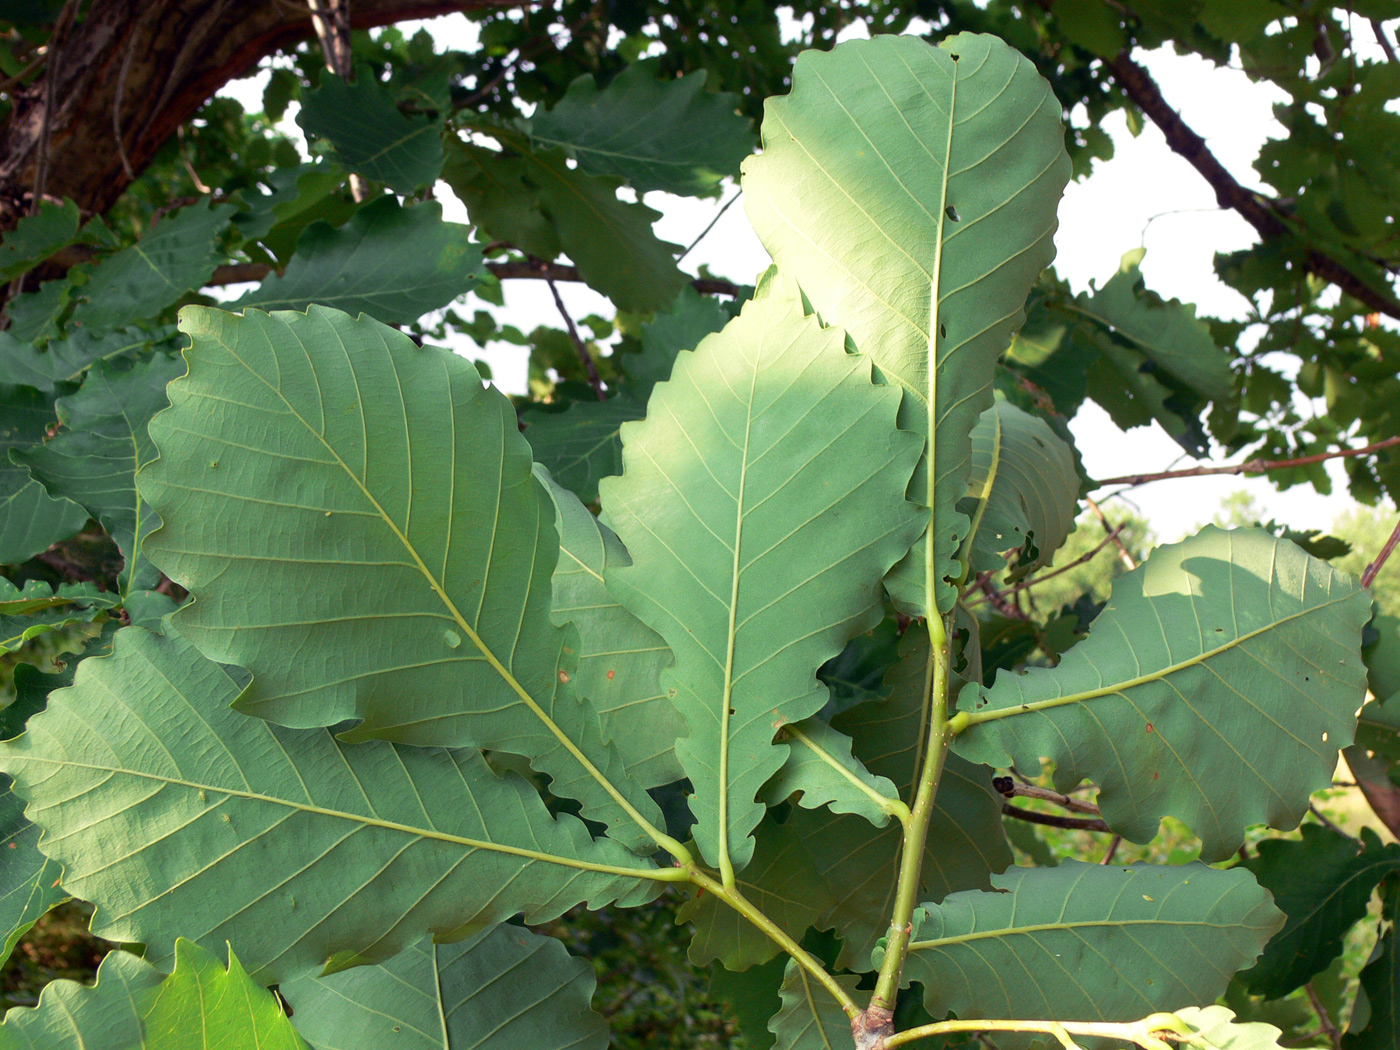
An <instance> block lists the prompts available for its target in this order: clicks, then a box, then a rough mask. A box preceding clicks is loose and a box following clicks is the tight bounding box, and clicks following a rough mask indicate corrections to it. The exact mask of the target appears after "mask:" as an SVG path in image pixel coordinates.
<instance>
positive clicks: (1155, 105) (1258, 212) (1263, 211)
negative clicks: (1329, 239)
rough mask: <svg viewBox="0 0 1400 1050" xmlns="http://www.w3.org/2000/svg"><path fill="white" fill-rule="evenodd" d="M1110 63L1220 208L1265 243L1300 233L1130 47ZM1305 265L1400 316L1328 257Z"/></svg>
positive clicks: (1315, 256)
mask: <svg viewBox="0 0 1400 1050" xmlns="http://www.w3.org/2000/svg"><path fill="white" fill-rule="evenodd" d="M1108 65H1109V68H1110V69H1111V70H1113V75H1114V77H1115V78H1116V79H1117V81H1118V83H1119V85H1120V86H1121V87H1122V88H1123V91H1124V92H1125V93H1126V94H1127V96H1128V97H1129V98H1130V99H1132V101H1133V103H1134V104H1135V105H1136V106H1137V107H1138V109H1140V110H1142V112H1143V113H1145V114H1146V115H1147V116H1148V118H1149V119H1151V121H1152V122H1153V123H1154V124H1156V125H1157V127H1158V128H1159V129H1160V130H1161V132H1162V134H1163V136H1165V138H1166V140H1167V145H1169V146H1170V147H1171V148H1172V152H1174V153H1176V154H1177V155H1178V156H1180V157H1182V158H1184V159H1185V160H1186V161H1188V162H1189V163H1190V164H1191V166H1192V167H1194V168H1195V169H1196V171H1197V172H1199V173H1200V175H1201V177H1202V178H1204V179H1205V180H1206V182H1208V183H1210V186H1211V188H1212V189H1213V190H1215V199H1216V200H1217V201H1218V202H1219V203H1220V206H1221V207H1223V208H1230V209H1233V210H1234V211H1237V212H1239V214H1240V215H1241V217H1243V218H1244V220H1245V221H1246V222H1248V223H1249V224H1250V225H1251V226H1253V227H1254V229H1255V230H1256V231H1257V232H1258V234H1259V236H1260V238H1261V239H1263V240H1265V241H1272V240H1278V239H1281V238H1292V237H1295V236H1296V234H1295V231H1294V229H1293V227H1292V225H1291V223H1290V221H1286V220H1285V217H1284V216H1283V215H1282V214H1280V212H1279V211H1278V209H1277V206H1276V205H1275V204H1274V203H1273V202H1272V201H1270V200H1268V199H1267V198H1266V197H1263V196H1261V195H1260V194H1258V193H1255V192H1254V191H1252V190H1249V189H1246V188H1245V187H1244V186H1242V185H1240V183H1239V182H1238V180H1236V179H1235V177H1234V176H1233V175H1231V174H1230V172H1229V171H1227V170H1226V168H1225V166H1224V165H1223V164H1221V163H1220V161H1219V160H1218V159H1217V158H1216V156H1215V154H1213V153H1212V152H1211V151H1210V149H1209V147H1207V146H1206V142H1205V139H1203V138H1201V136H1200V135H1197V134H1196V133H1195V132H1194V131H1193V130H1191V128H1190V127H1188V126H1187V124H1186V122H1185V121H1184V120H1182V119H1181V114H1180V113H1178V112H1177V111H1176V110H1175V109H1173V108H1172V106H1171V104H1170V103H1168V102H1167V100H1166V99H1165V98H1164V97H1163V96H1162V90H1161V88H1160V87H1158V86H1157V82H1156V81H1154V80H1153V79H1152V76H1151V74H1149V73H1148V72H1147V70H1146V69H1144V68H1143V67H1142V66H1140V65H1138V64H1137V63H1136V62H1134V61H1133V59H1132V55H1131V54H1130V52H1129V51H1127V50H1126V49H1125V50H1123V51H1120V52H1119V53H1118V55H1117V57H1115V58H1114V59H1113V61H1112V62H1110V63H1109V64H1108ZM1298 239H1299V240H1300V241H1301V240H1302V238H1298ZM1307 267H1308V269H1309V270H1310V271H1312V272H1313V273H1314V274H1316V275H1317V276H1319V277H1321V278H1323V279H1325V280H1327V281H1330V282H1331V283H1333V284H1335V285H1337V287H1339V288H1340V289H1341V290H1342V291H1344V292H1346V293H1347V294H1348V295H1350V296H1351V297H1352V298H1353V299H1356V300H1357V301H1358V302H1361V303H1364V304H1365V305H1366V306H1368V307H1370V309H1371V310H1372V311H1376V312H1379V313H1385V314H1389V315H1390V316H1391V317H1395V318H1400V302H1396V301H1395V300H1394V299H1393V298H1391V297H1390V296H1388V295H1385V294H1384V293H1382V292H1379V291H1377V290H1376V289H1374V288H1372V287H1371V286H1370V285H1368V284H1366V283H1365V282H1364V281H1363V280H1362V279H1361V278H1360V277H1358V276H1357V275H1356V274H1355V273H1353V272H1352V271H1351V270H1349V269H1347V267H1346V266H1345V265H1344V264H1343V263H1341V262H1339V261H1338V260H1337V259H1334V258H1332V257H1331V256H1330V255H1327V254H1326V253H1324V252H1322V251H1319V250H1317V249H1309V250H1308V253H1307Z"/></svg>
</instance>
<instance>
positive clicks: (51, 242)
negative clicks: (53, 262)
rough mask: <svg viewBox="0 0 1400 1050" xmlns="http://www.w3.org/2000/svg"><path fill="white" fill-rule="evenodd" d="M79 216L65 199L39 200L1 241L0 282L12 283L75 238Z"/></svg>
mask: <svg viewBox="0 0 1400 1050" xmlns="http://www.w3.org/2000/svg"><path fill="white" fill-rule="evenodd" d="M82 221H83V217H82V213H81V212H79V211H78V206H77V205H76V204H74V203H73V202H72V201H71V200H69V199H68V198H66V197H65V198H64V199H63V200H62V201H61V202H59V203H55V202H54V201H47V200H46V201H41V202H40V204H39V210H38V211H37V212H35V213H34V214H32V215H26V216H24V217H23V218H22V219H20V220H19V222H17V223H15V226H14V229H12V230H10V231H9V232H8V233H6V234H5V236H4V238H3V239H0V280H3V281H13V280H14V279H15V278H16V277H19V276H21V275H23V274H24V273H26V272H28V271H29V270H30V269H32V268H33V267H34V266H36V265H37V264H39V263H41V262H43V261H44V260H45V259H47V258H48V257H49V256H51V255H53V254H54V253H55V252H56V251H58V250H59V249H60V248H65V247H67V246H68V245H69V244H71V243H72V242H73V241H74V239H76V238H77V236H78V226H79V225H80V224H81V223H82Z"/></svg>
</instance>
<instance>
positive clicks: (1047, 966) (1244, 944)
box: [904, 860, 1283, 1021]
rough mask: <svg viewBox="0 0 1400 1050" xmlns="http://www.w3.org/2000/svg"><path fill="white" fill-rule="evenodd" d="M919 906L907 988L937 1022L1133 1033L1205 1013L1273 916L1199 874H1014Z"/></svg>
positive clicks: (1074, 869)
mask: <svg viewBox="0 0 1400 1050" xmlns="http://www.w3.org/2000/svg"><path fill="white" fill-rule="evenodd" d="M992 884H993V886H994V889H993V890H992V891H990V892H987V891H981V890H972V891H968V892H965V893H955V894H953V895H952V896H951V897H949V898H947V899H946V900H944V901H943V903H942V904H931V905H926V906H925V910H926V911H927V912H928V917H927V918H926V919H924V921H923V924H922V925H921V926H920V928H919V929H918V930H916V931H915V933H914V937H913V941H912V943H911V945H910V952H909V957H908V959H907V961H906V962H905V966H904V974H905V976H906V977H907V978H909V979H910V980H913V981H919V982H920V983H921V984H923V986H924V1002H925V1005H926V1006H927V1007H928V1011H929V1013H931V1014H933V1016H934V1017H944V1016H946V1015H947V1014H948V1013H949V1012H952V1013H954V1014H956V1015H957V1016H958V1017H1002V1018H1022V1019H1029V1018H1036V1019H1061V1020H1062V1019H1065V1018H1072V1019H1074V1020H1076V1021H1081V1020H1082V1021H1132V1020H1136V1019H1138V1018H1140V1017H1144V1016H1146V1015H1148V1014H1151V1013H1154V1012H1156V1011H1158V1010H1165V1009H1169V1008H1171V1007H1173V1006H1180V1005H1181V1004H1182V1003H1197V1002H1209V1001H1211V1000H1212V999H1214V998H1215V997H1216V996H1217V995H1219V994H1220V993H1221V992H1223V991H1224V990H1225V986H1226V985H1227V984H1229V983H1230V977H1231V976H1232V975H1233V974H1234V972H1235V971H1236V970H1238V969H1239V968H1240V967H1241V966H1245V965H1248V964H1249V963H1250V962H1252V961H1253V960H1254V959H1255V958H1256V957H1257V956H1258V954H1259V952H1260V951H1261V950H1262V949H1263V947H1264V943H1265V942H1266V941H1267V940H1268V939H1269V936H1270V934H1272V933H1273V932H1274V931H1275V930H1277V929H1278V928H1279V926H1280V925H1281V924H1282V922H1283V916H1282V915H1281V914H1280V913H1279V911H1278V909H1276V908H1275V907H1274V906H1273V905H1272V904H1271V903H1270V902H1269V895H1268V894H1267V893H1266V892H1265V891H1264V890H1262V889H1260V888H1259V886H1258V884H1257V883H1255V881H1254V879H1253V878H1252V877H1251V876H1250V874H1249V873H1248V872H1246V871H1243V870H1241V869H1238V868H1235V869H1232V870H1228V871H1218V870H1216V869H1214V868H1208V867H1206V866H1205V865H1204V864H1198V863H1193V864H1181V865H1174V866H1171V867H1158V866H1154V865H1141V864H1138V865H1131V866H1118V865H1113V866H1110V867H1105V866H1104V865H1102V864H1084V863H1081V862H1079V861H1073V860H1071V861H1065V862H1064V863H1062V864H1061V865H1060V866H1059V867H1056V868H1013V869H1012V870H1011V871H1008V872H1006V873H1005V874H1004V875H998V876H995V877H993V879H992Z"/></svg>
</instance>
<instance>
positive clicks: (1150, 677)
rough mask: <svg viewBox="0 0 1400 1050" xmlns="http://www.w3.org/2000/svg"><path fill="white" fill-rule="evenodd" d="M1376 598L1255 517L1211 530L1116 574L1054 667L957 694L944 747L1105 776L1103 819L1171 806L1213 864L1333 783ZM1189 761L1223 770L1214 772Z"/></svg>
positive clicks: (1063, 786)
mask: <svg viewBox="0 0 1400 1050" xmlns="http://www.w3.org/2000/svg"><path fill="white" fill-rule="evenodd" d="M1369 615H1370V598H1369V596H1368V595H1367V594H1366V593H1365V592H1364V591H1362V590H1361V589H1360V588H1359V587H1357V585H1356V582H1355V581H1354V580H1353V579H1352V578H1351V577H1349V576H1347V575H1345V574H1344V573H1340V572H1338V571H1337V570H1335V569H1333V568H1331V567H1330V566H1329V565H1327V563H1326V562H1322V561H1318V560H1317V559H1315V558H1312V557H1309V556H1308V555H1307V554H1304V553H1303V551H1301V550H1300V549H1299V548H1298V547H1296V546H1294V545H1293V544H1291V543H1288V542H1287V541H1285V540H1279V539H1276V538H1275V537H1273V536H1271V535H1269V534H1268V533H1266V532H1263V531H1261V530H1257V529H1237V530H1234V531H1230V532H1227V531H1225V530H1222V529H1218V528H1216V527H1214V526H1208V527H1206V528H1205V529H1203V530H1202V531H1201V532H1199V533H1198V534H1197V535H1195V536H1193V537H1191V538H1190V539H1187V540H1183V541H1182V542H1181V543H1177V544H1171V545H1168V546H1164V547H1159V548H1157V550H1155V551H1154V552H1153V554H1152V556H1151V557H1150V558H1149V559H1148V560H1147V562H1146V563H1145V564H1143V565H1142V566H1140V567H1139V568H1137V569H1135V570H1134V571H1132V572H1130V573H1128V574H1127V575H1125V576H1122V577H1120V578H1119V579H1118V580H1116V581H1115V582H1114V585H1113V595H1112V597H1111V598H1110V600H1109V602H1108V604H1107V605H1106V606H1105V607H1104V610H1103V612H1101V613H1100V614H1099V616H1098V618H1097V619H1096V620H1095V621H1094V624H1093V627H1092V628H1091V629H1090V631H1089V636H1088V637H1087V638H1085V639H1084V640H1083V641H1081V642H1079V643H1078V644H1077V645H1075V646H1074V648H1072V649H1070V650H1069V652H1067V653H1066V654H1065V656H1064V658H1063V659H1062V660H1061V661H1060V664H1059V666H1058V667H1055V668H1032V669H1031V670H1029V671H1027V672H1026V673H1025V674H1022V675H1014V674H1010V673H1008V672H1006V671H1002V672H1000V673H999V674H998V675H997V678H996V683H995V684H994V685H993V686H992V687H991V688H990V689H979V690H977V691H976V692H975V693H974V692H973V691H972V690H966V691H964V693H963V694H962V696H961V697H960V698H959V700H958V707H959V708H960V709H961V710H962V711H963V712H966V713H965V714H960V715H958V716H957V719H969V718H970V724H969V728H968V729H967V731H966V732H963V733H961V734H960V735H959V736H958V737H956V738H955V740H954V743H953V746H954V748H955V749H956V750H957V751H958V752H959V753H960V754H962V755H964V756H966V757H967V758H970V759H972V760H974V761H981V762H986V763H987V764H989V765H996V766H1005V765H1008V764H1015V765H1016V766H1018V767H1019V768H1021V769H1032V770H1034V769H1038V768H1039V762H1040V758H1041V756H1047V757H1049V758H1050V759H1051V760H1052V761H1054V762H1055V764H1056V768H1055V786H1056V787H1057V788H1058V789H1059V790H1061V791H1068V790H1071V789H1072V788H1074V787H1075V786H1077V785H1078V784H1079V782H1080V780H1082V779H1083V778H1085V777H1089V778H1091V779H1092V780H1093V781H1094V782H1095V783H1097V784H1098V785H1099V796H1098V802H1099V806H1100V807H1101V808H1102V811H1103V819H1104V820H1106V821H1107V822H1108V823H1109V825H1110V826H1111V827H1112V828H1113V829H1114V830H1115V831H1117V832H1119V833H1120V834H1122V835H1123V836H1124V838H1127V839H1129V840H1131V841H1133V842H1147V841H1149V840H1151V839H1152V838H1153V837H1154V836H1155V835H1156V834H1157V827H1158V823H1159V822H1160V820H1161V818H1162V817H1164V816H1167V815H1171V816H1175V817H1179V818H1180V819H1181V820H1183V821H1185V822H1186V824H1187V825H1188V826H1190V828H1191V829H1192V830H1193V831H1194V832H1195V833H1196V834H1197V835H1199V836H1200V837H1201V840H1202V847H1201V856H1202V857H1203V858H1205V859H1206V860H1220V859H1223V858H1225V857H1227V856H1229V855H1230V854H1231V853H1232V852H1234V850H1235V849H1236V848H1237V847H1238V846H1239V845H1240V843H1241V842H1242V841H1243V838H1244V829H1245V828H1246V827H1248V826H1249V825H1250V824H1257V823H1268V824H1269V825H1270V826H1272V827H1278V828H1289V827H1294V826H1296V825H1297V823H1298V821H1300V820H1301V819H1302V816H1303V814H1304V813H1305V812H1306V810H1307V806H1308V798H1309V796H1310V795H1311V794H1312V792H1314V791H1317V790H1320V789H1321V788H1324V787H1326V786H1328V785H1329V784H1330V783H1331V782H1332V771H1333V769H1334V768H1335V766H1336V763H1337V750H1338V748H1340V747H1343V746H1345V745H1346V744H1348V743H1350V741H1351V738H1352V735H1353V733H1354V731H1355V726H1356V709H1357V707H1358V706H1359V705H1360V702H1361V699H1362V698H1363V696H1364V695H1365V681H1364V674H1365V671H1364V668H1363V667H1362V665H1361V660H1360V656H1359V652H1360V640H1361V627H1362V625H1363V624H1364V623H1365V620H1366V618H1367V617H1368V616H1369ZM1201 769H1217V770H1230V771H1231V772H1230V775H1229V776H1228V777H1225V778H1221V777H1208V778H1203V777H1201V776H1200V775H1199V771H1200V770H1201Z"/></svg>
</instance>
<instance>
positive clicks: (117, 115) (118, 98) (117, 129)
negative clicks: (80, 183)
mask: <svg viewBox="0 0 1400 1050" xmlns="http://www.w3.org/2000/svg"><path fill="white" fill-rule="evenodd" d="M135 53H136V30H135V28H133V29H132V30H131V33H130V35H129V36H128V37H127V38H126V46H125V47H124V48H123V49H122V67H121V69H120V70H119V71H118V73H117V86H116V93H115V94H114V95H113V97H112V138H113V139H115V140H116V143H117V157H118V159H120V160H121V162H122V171H124V172H126V177H127V178H128V179H130V180H131V181H132V182H135V181H136V169H135V168H133V167H132V166H131V158H130V157H129V156H127V152H126V141H125V138H124V136H123V135H122V93H123V91H125V89H126V78H127V74H128V73H130V72H131V56H132V55H134V54H135ZM184 131H185V125H183V124H181V125H180V133H181V145H183V144H184ZM182 155H183V151H182ZM185 164H186V165H189V160H188V158H186V160H185ZM190 170H191V171H193V170H194V169H193V168H192V167H191V168H190ZM195 185H196V186H198V185H199V180H198V179H195Z"/></svg>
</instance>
